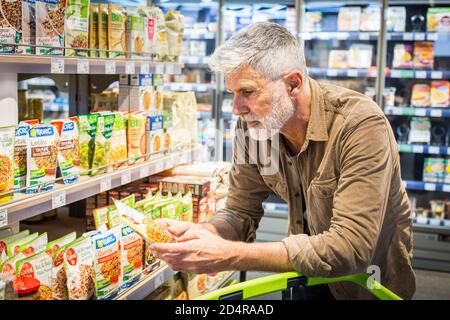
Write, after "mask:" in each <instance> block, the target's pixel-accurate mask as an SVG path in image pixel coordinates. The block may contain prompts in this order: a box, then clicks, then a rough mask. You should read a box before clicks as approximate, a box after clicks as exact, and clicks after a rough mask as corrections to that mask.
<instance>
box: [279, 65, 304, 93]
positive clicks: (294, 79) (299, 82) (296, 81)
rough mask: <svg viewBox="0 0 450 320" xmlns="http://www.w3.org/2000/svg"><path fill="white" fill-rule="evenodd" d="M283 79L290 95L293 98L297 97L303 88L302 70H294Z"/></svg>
mask: <svg viewBox="0 0 450 320" xmlns="http://www.w3.org/2000/svg"><path fill="white" fill-rule="evenodd" d="M283 78H284V81H285V83H286V85H287V87H288V90H289V95H290V96H291V97H294V96H296V95H297V94H298V92H299V91H300V89H301V88H302V86H303V74H302V73H301V72H300V70H292V71H291V72H289V73H288V74H286V75H285V76H284V77H283Z"/></svg>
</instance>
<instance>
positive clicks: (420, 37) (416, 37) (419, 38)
mask: <svg viewBox="0 0 450 320" xmlns="http://www.w3.org/2000/svg"><path fill="white" fill-rule="evenodd" d="M414 40H416V41H424V40H425V33H422V32H418V33H415V34H414Z"/></svg>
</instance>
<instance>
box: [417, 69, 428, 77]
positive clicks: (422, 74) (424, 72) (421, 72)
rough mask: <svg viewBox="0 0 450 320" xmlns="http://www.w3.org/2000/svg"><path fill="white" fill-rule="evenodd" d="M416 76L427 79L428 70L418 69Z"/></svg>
mask: <svg viewBox="0 0 450 320" xmlns="http://www.w3.org/2000/svg"><path fill="white" fill-rule="evenodd" d="M416 78H417V79H426V78H427V72H426V71H416Z"/></svg>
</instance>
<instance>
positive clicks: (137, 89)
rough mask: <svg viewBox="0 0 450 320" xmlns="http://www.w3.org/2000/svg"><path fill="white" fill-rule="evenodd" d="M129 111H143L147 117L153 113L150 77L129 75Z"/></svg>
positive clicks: (153, 97)
mask: <svg viewBox="0 0 450 320" xmlns="http://www.w3.org/2000/svg"><path fill="white" fill-rule="evenodd" d="M129 84H130V86H129V107H130V111H131V112H133V111H144V112H145V114H146V115H147V116H148V115H150V114H151V113H155V110H156V107H155V103H156V101H155V98H156V96H155V92H154V90H153V87H152V77H151V76H150V75H131V76H130V82H129Z"/></svg>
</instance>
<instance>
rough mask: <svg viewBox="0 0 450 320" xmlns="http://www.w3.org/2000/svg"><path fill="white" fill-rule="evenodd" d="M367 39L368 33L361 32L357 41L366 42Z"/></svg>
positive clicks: (368, 37)
mask: <svg viewBox="0 0 450 320" xmlns="http://www.w3.org/2000/svg"><path fill="white" fill-rule="evenodd" d="M369 39H370V33H368V32H361V33H360V34H359V40H362V41H367V40H369Z"/></svg>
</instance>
